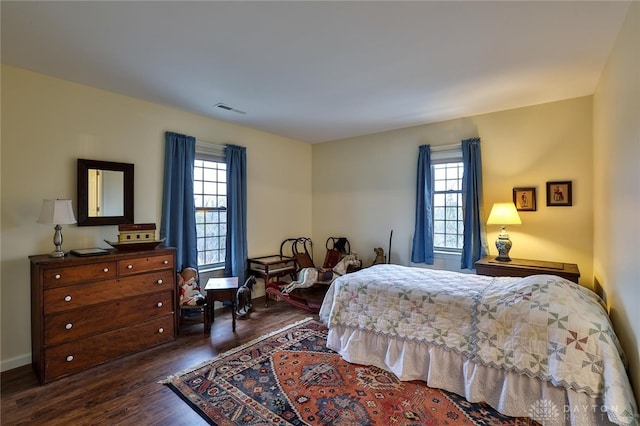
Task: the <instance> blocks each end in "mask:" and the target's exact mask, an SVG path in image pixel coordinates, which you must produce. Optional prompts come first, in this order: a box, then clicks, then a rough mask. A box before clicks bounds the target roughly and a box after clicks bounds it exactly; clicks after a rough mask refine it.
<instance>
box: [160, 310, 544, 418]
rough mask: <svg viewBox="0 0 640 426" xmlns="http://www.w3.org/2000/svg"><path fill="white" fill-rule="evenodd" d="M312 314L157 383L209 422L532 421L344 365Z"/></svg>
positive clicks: (372, 369)
mask: <svg viewBox="0 0 640 426" xmlns="http://www.w3.org/2000/svg"><path fill="white" fill-rule="evenodd" d="M326 338H327V328H326V327H325V326H324V325H323V324H321V323H319V322H317V321H314V320H312V319H307V320H304V321H301V322H298V323H296V324H292V325H290V326H288V327H286V328H284V329H282V330H278V331H276V332H273V333H271V334H269V335H267V336H263V337H261V338H259V339H257V340H255V341H253V342H250V343H248V344H246V345H244V346H241V347H238V348H235V349H233V350H231V351H229V352H227V353H225V354H223V355H220V356H219V357H217V358H215V359H213V360H210V361H207V362H205V363H203V364H201V365H199V366H197V367H194V368H192V369H190V370H188V371H183V372H180V373H177V374H175V375H172V376H170V377H168V378H167V379H166V380H165V381H163V383H164V384H166V385H168V386H169V387H170V388H171V389H173V391H174V392H176V393H177V394H178V395H179V396H180V397H181V398H182V399H183V400H184V401H185V402H186V403H187V404H189V406H190V407H191V408H193V409H194V410H195V411H196V412H198V414H200V415H201V416H202V417H203V418H204V419H205V420H206V421H207V422H208V423H209V424H213V425H221V426H226V425H256V426H257V425H354V426H364V425H382V426H386V425H397V426H409V425H411V426H417V425H491V426H494V425H533V424H537V423H535V422H533V421H531V420H529V419H516V418H512V417H507V416H504V415H502V414H500V413H498V412H497V411H495V410H493V409H492V408H491V407H489V406H488V405H486V404H471V403H469V402H467V401H466V400H465V399H464V398H462V397H459V396H457V395H455V394H452V393H448V392H445V391H442V390H438V389H432V388H429V387H427V386H426V385H425V384H424V383H423V382H420V381H413V382H401V381H399V380H398V378H397V377H396V376H395V375H394V374H392V373H389V372H387V371H384V370H381V369H379V368H377V367H371V366H364V365H356V364H349V363H348V362H346V361H344V360H343V359H342V358H341V357H340V355H338V354H337V353H335V352H333V351H332V350H330V349H327V347H326V346H325V344H326Z"/></svg>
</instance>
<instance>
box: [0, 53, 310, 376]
mask: <svg viewBox="0 0 640 426" xmlns="http://www.w3.org/2000/svg"><path fill="white" fill-rule="evenodd" d="M1 78H2V110H1V111H2V142H1V143H2V146H1V148H2V151H1V161H2V169H1V178H0V179H1V185H2V186H1V190H2V192H1V195H2V210H1V212H2V213H1V226H2V228H1V229H2V234H1V240H2V241H1V252H0V256H1V257H0V258H1V262H0V263H1V275H0V280H1V282H0V285H1V287H2V292H1V332H2V336H1V339H0V341H1V345H2V347H1V362H2V365H1V369H2V371H4V370H7V369H10V368H14V367H17V366H20V365H24V364H29V363H30V362H31V340H30V339H31V337H30V336H31V329H30V284H29V283H30V282H29V260H28V256H29V255H32V254H39V253H48V252H50V251H52V249H53V243H52V239H53V226H48V225H41V224H37V223H36V220H37V218H38V215H39V213H40V207H41V204H42V199H43V198H71V199H72V200H73V203H74V206H76V205H77V203H76V159H77V158H88V159H94V160H105V161H118V162H127V163H134V164H135V203H136V204H135V221H136V222H138V223H144V222H155V223H157V224H158V226H159V225H160V219H161V217H160V213H161V204H162V175H163V161H164V132H165V131H174V132H179V133H184V134H188V135H192V136H196V137H197V138H198V139H202V140H205V141H208V142H213V143H220V144H224V143H233V144H237V145H242V146H246V147H247V164H248V167H247V168H248V171H247V180H248V184H247V188H248V189H247V191H248V194H247V197H248V217H247V227H248V235H249V255H253V256H258V255H265V254H271V253H273V252H274V251H277V250H278V249H279V244H280V242H281V241H282V240H283V239H284V238H287V237H289V236H292V235H310V233H311V172H310V164H311V146H310V145H308V144H306V143H302V142H299V141H295V140H291V139H286V138H282V137H279V136H274V135H271V134H267V133H264V132H260V131H256V130H252V129H249V128H246V127H242V126H238V125H234V124H231V123H225V122H222V121H218V120H215V119H211V118H207V117H204V116H200V115H195V114H191V113H187V112H185V111H181V110H177V109H172V108H168V107H164V106H160V105H156V104H152V103H148V102H144V101H140V100H137V99H133V98H129V97H126V96H122V95H117V94H114V93H110V92H106V91H102V90H98V89H94V88H90V87H87V86H82V85H78V84H74V83H70V82H66V81H63V80H58V79H54V78H51V77H47V76H44V75H41V74H35V73H32V72H29V71H26V70H22V69H19V68H14V67H9V66H2V76H1ZM291 176H296V179H291ZM117 233H118V230H117V227H116V226H99V227H78V226H76V225H66V226H63V235H64V243H63V247H64V248H65V249H67V250H68V249H71V248H81V247H96V246H102V247H105V246H106V244H105V243H104V242H103V240H104V239H109V240H113V239H116V236H117ZM260 292H262V293H263V292H264V290H263V289H262V288H258V289H257V292H256V293H257V295H259V294H260Z"/></svg>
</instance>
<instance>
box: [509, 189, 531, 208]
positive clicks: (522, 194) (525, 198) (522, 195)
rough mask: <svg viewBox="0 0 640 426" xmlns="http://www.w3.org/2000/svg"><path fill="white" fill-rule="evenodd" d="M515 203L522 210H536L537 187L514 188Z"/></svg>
mask: <svg viewBox="0 0 640 426" xmlns="http://www.w3.org/2000/svg"><path fill="white" fill-rule="evenodd" d="M513 204H515V205H516V210H518V211H520V212H535V211H536V189H535V188H513Z"/></svg>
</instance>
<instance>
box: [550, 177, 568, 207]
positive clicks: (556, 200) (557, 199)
mask: <svg viewBox="0 0 640 426" xmlns="http://www.w3.org/2000/svg"><path fill="white" fill-rule="evenodd" d="M571 205H573V201H572V194H571V181H562V182H547V206H549V207H553V206H571Z"/></svg>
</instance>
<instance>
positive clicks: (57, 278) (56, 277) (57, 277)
mask: <svg viewBox="0 0 640 426" xmlns="http://www.w3.org/2000/svg"><path fill="white" fill-rule="evenodd" d="M53 278H55V279H56V280H59V279H60V278H62V275H60V274H55V275H54V276H53Z"/></svg>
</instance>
